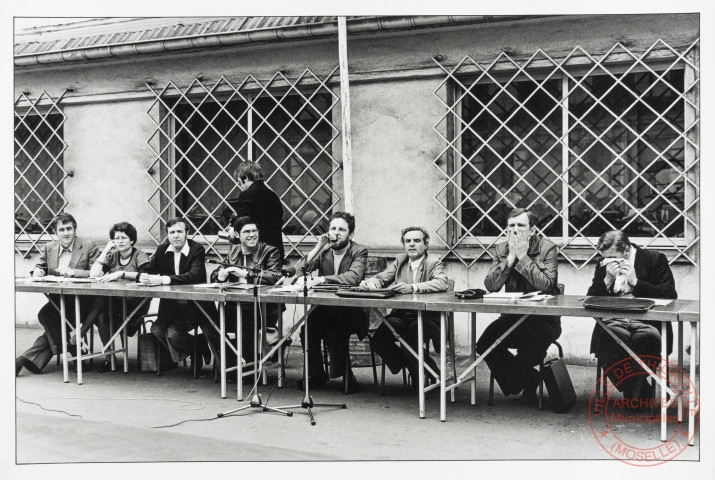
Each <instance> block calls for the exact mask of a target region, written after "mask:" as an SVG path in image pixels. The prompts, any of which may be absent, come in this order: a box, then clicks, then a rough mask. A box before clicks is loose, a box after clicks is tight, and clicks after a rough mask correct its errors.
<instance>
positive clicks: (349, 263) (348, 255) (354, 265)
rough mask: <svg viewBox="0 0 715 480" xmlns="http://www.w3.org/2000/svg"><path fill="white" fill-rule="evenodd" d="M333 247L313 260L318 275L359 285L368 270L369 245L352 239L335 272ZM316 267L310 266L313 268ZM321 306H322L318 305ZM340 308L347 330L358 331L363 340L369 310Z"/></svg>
mask: <svg viewBox="0 0 715 480" xmlns="http://www.w3.org/2000/svg"><path fill="white" fill-rule="evenodd" d="M334 258H335V257H334V256H333V249H332V248H329V249H328V250H325V251H323V252H321V254H320V256H319V257H318V258H317V259H315V260H313V265H315V264H317V267H318V275H320V276H322V277H325V283H332V284H338V285H353V286H355V285H359V284H360V281H361V280H362V279H363V278H364V277H365V271H366V270H367V247H365V246H364V245H360V244H359V243H355V242H353V241H350V243H349V244H348V248H347V249H346V250H345V256H344V257H343V259H342V260H341V261H340V266H339V268H338V271H337V273H336V272H335V265H334V263H335V262H334ZM301 264H302V261H300V262H298V264H296V267H297V268H296V270H298V271H300V268H301ZM313 269H314V267H313V266H310V267H308V270H313ZM318 308H321V307H318ZM337 308H338V309H339V310H340V319H339V321H340V322H341V323H342V324H343V325H344V326H345V328H346V330H348V331H350V332H351V333H356V334H357V336H358V338H359V339H360V340H362V339H363V338H365V336H366V335H367V331H368V329H369V327H370V315H369V310H368V309H364V308H355V307H337Z"/></svg>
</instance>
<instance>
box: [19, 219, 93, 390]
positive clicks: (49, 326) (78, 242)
mask: <svg viewBox="0 0 715 480" xmlns="http://www.w3.org/2000/svg"><path fill="white" fill-rule="evenodd" d="M52 226H53V229H54V231H55V235H56V236H57V240H56V241H52V242H48V243H46V244H45V245H44V246H43V247H42V253H41V254H40V261H39V263H38V264H37V265H36V266H35V269H34V270H33V271H32V276H33V277H43V276H45V275H57V276H65V277H89V270H90V268H91V266H92V264H93V263H94V261H95V260H96V259H97V256H99V249H98V248H97V246H96V245H95V244H94V243H93V242H91V241H88V240H83V239H81V238H80V237H78V236H77V235H76V234H77V221H76V220H75V219H74V217H73V216H72V215H70V214H69V213H61V214H59V215H57V216H56V217H55V218H54V219H53V220H52ZM74 298H75V297H74V296H71V295H68V296H66V297H65V314H66V316H67V319H68V320H70V321H72V320H73V319H74V316H75V312H74V306H75V302H74ZM50 299H51V300H52V301H53V302H54V303H55V305H57V306H59V305H60V297H59V295H50ZM93 301H94V300H93V299H92V298H91V297H80V308H81V309H82V310H83V311H84V312H87V311H88V310H89V307H90V306H91V303H92V302H93ZM37 319H38V320H39V321H40V324H41V325H42V327H43V328H44V329H45V332H44V333H43V334H42V335H40V336H39V337H37V340H35V343H34V345H33V346H32V347H30V348H29V349H28V350H27V351H25V352H24V353H23V354H22V355H20V356H19V357H17V358H16V359H15V376H17V375H18V374H19V373H20V370H22V367H25V368H26V369H27V370H29V371H30V372H32V373H40V372H42V369H44V368H45V366H46V365H47V363H48V362H49V361H50V359H51V358H52V356H53V355H56V354H59V353H60V352H62V343H63V342H66V341H67V339H62V324H61V319H60V312H59V311H57V309H56V308H55V306H54V305H52V303H51V302H48V303H46V304H45V306H43V307H42V308H41V309H40V311H39V313H38V314H37Z"/></svg>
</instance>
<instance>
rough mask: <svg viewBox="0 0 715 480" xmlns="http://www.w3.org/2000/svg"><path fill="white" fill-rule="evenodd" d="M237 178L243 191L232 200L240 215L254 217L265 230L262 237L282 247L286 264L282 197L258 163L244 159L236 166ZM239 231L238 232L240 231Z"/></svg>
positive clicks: (279, 247)
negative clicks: (267, 183)
mask: <svg viewBox="0 0 715 480" xmlns="http://www.w3.org/2000/svg"><path fill="white" fill-rule="evenodd" d="M235 176H236V182H237V183H238V186H239V187H241V189H242V191H241V193H240V194H239V195H238V199H236V200H230V201H229V204H230V205H231V207H232V208H233V209H234V210H235V211H236V217H251V218H252V219H254V220H255V221H256V226H257V227H258V230H260V232H261V240H262V241H263V242H265V243H267V244H268V245H272V246H274V247H276V248H277V249H278V252H279V253H280V259H281V265H282V264H283V258H284V255H285V254H284V251H283V205H282V204H281V200H280V198H278V195H276V194H275V192H274V191H273V190H271V189H270V188H268V186H267V185H266V184H265V182H264V181H263V171H262V170H261V166H260V165H258V164H257V163H251V162H241V163H240V164H239V166H238V168H237V169H236V173H235ZM236 233H238V232H236Z"/></svg>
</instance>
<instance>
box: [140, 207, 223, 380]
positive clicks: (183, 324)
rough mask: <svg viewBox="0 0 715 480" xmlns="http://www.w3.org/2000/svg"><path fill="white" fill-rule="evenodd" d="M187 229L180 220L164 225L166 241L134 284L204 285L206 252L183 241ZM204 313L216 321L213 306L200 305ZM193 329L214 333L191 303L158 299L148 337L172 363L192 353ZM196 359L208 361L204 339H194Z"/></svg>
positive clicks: (202, 303) (186, 239)
mask: <svg viewBox="0 0 715 480" xmlns="http://www.w3.org/2000/svg"><path fill="white" fill-rule="evenodd" d="M187 230H188V227H187V225H186V221H185V220H184V219H182V218H178V217H175V218H172V219H170V220H169V221H168V222H166V233H167V239H166V240H165V241H164V242H163V243H162V244H161V245H159V246H158V247H157V249H156V251H155V252H154V254H153V255H152V256H151V258H150V259H149V264H148V265H147V266H145V267H143V268H142V269H141V272H140V273H139V277H138V278H137V280H138V281H139V283H143V284H145V285H188V284H192V283H204V282H206V265H205V258H206V252H205V251H204V247H203V246H201V245H199V244H198V243H196V242H194V241H193V240H189V239H188V238H187V236H186V235H187ZM200 303H201V307H202V308H203V309H204V311H205V312H206V313H207V314H209V315H211V316H212V318H217V317H218V314H217V312H216V306H215V305H214V303H213V302H200ZM197 326H199V327H201V330H202V331H203V333H204V334H207V333H208V332H211V331H213V330H214V328H213V326H211V324H210V323H209V321H208V320H207V319H206V317H205V316H204V315H203V313H202V312H201V310H199V308H198V307H197V306H196V304H195V303H194V302H193V301H187V300H169V299H161V300H160V301H159V312H158V315H157V319H156V321H155V322H154V324H153V325H152V326H151V333H153V334H154V336H155V337H156V338H157V339H158V340H159V341H160V342H161V343H162V344H163V345H164V346H165V347H166V348H167V349H168V350H169V353H170V354H171V359H172V361H174V362H181V361H182V360H184V359H185V358H186V357H188V356H189V355H191V354H192V353H193V351H194V337H193V335H191V334H189V331H191V330H193V329H194V328H196V327H197ZM197 341H198V342H199V344H198V345H199V349H198V352H199V355H197V358H195V359H193V361H195V362H198V365H199V367H198V368H197V370H200V367H201V360H202V359H201V357H202V356H203V358H204V360H206V363H208V362H209V361H210V360H211V356H210V351H209V349H208V347H207V344H206V340H205V337H201V338H200V339H197Z"/></svg>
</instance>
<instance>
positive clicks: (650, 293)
mask: <svg viewBox="0 0 715 480" xmlns="http://www.w3.org/2000/svg"><path fill="white" fill-rule="evenodd" d="M631 246H632V247H633V248H635V249H636V258H635V260H634V262H633V267H634V269H635V271H636V278H638V283H636V286H635V287H634V288H633V291H632V292H631V293H632V294H633V296H634V297H646V298H669V299H676V298H678V293H677V292H676V291H675V279H673V272H672V271H671V270H670V265H669V264H668V259H667V258H666V257H665V255H663V254H662V253H660V252H654V251H652V250H644V249H642V248H639V247H637V246H636V245H631ZM605 278H606V267H602V266H601V258H600V257H599V258H598V263H597V264H596V270H595V271H594V273H593V281H592V282H591V286H590V287H589V289H588V295H590V296H591V295H592V296H603V297H606V296H609V297H610V296H616V295H617V294H615V293H613V285H611V287H610V288H609V287H607V286H606V284H605V282H604V279H605ZM643 323H646V324H648V325H652V326H654V327H655V328H657V329H658V331H659V332H660V322H651V321H643ZM666 331H667V333H668V354H670V353H671V352H672V351H673V326H672V325H671V323H670V322H667V323H666ZM601 335H608V334H607V333H606V332H604V331H603V329H602V328H601V327H600V326H599V325H598V324H596V326H595V327H594V329H593V335H592V336H591V353H595V352H596V351H598V349H597V347H598V345H599V343H600V341H601Z"/></svg>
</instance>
